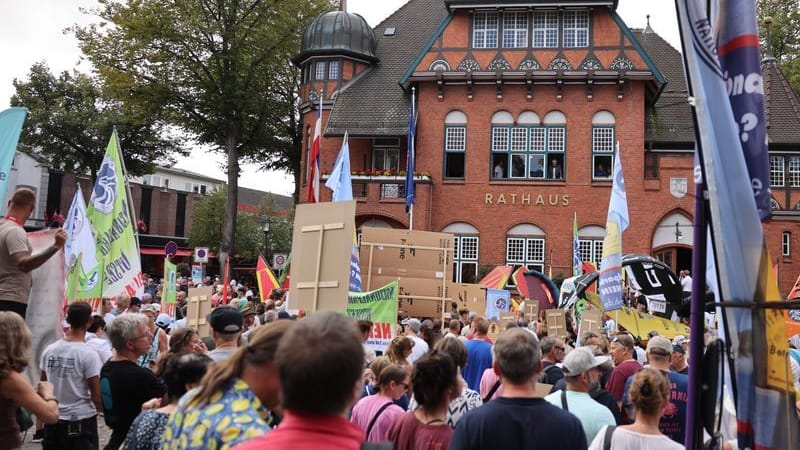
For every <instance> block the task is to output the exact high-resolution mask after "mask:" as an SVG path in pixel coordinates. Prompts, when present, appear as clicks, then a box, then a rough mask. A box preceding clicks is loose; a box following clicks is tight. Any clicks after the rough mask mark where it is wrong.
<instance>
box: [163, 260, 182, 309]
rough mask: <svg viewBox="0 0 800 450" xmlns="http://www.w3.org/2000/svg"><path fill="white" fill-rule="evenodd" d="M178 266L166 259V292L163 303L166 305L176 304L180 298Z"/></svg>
mask: <svg viewBox="0 0 800 450" xmlns="http://www.w3.org/2000/svg"><path fill="white" fill-rule="evenodd" d="M177 277H178V266H176V265H175V264H173V263H172V261H170V260H169V258H164V292H163V293H162V295H161V301H162V302H164V303H175V302H176V301H177V296H178V287H177V280H176V278H177Z"/></svg>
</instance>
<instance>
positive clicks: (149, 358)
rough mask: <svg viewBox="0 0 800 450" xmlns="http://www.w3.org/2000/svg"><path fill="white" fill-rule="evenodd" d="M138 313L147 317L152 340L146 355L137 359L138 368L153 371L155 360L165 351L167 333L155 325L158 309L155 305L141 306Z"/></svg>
mask: <svg viewBox="0 0 800 450" xmlns="http://www.w3.org/2000/svg"><path fill="white" fill-rule="evenodd" d="M140 311H141V313H142V314H144V315H145V316H147V327H148V329H149V332H150V334H151V335H152V336H153V340H152V341H151V342H150V348H149V349H148V350H147V353H145V354H144V355H142V356H141V357H140V358H139V366H140V367H144V368H145V369H150V370H153V367H154V366H155V364H156V360H158V355H160V354H161V353H163V352H166V351H167V333H165V332H164V330H162V329H161V327H159V326H157V325H156V317H158V307H157V306H156V305H154V304H152V303H151V304H146V305H143V306H142V308H141V310H140Z"/></svg>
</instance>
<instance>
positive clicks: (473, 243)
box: [442, 222, 480, 283]
mask: <svg viewBox="0 0 800 450" xmlns="http://www.w3.org/2000/svg"><path fill="white" fill-rule="evenodd" d="M442 232H443V233H450V234H453V236H454V239H453V281H454V282H456V283H475V282H477V281H478V253H479V246H480V238H479V237H478V229H477V228H475V227H473V226H472V225H470V224H468V223H464V222H456V223H452V224H450V225H448V226H446V227H445V228H444V229H443V230H442Z"/></svg>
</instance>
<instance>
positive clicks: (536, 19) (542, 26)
mask: <svg viewBox="0 0 800 450" xmlns="http://www.w3.org/2000/svg"><path fill="white" fill-rule="evenodd" d="M533 47H534V48H553V47H558V11H537V12H534V13H533Z"/></svg>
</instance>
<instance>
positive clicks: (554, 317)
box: [545, 309, 568, 338]
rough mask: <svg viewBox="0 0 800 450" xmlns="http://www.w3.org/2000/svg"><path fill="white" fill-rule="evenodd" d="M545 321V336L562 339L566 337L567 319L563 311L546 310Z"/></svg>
mask: <svg viewBox="0 0 800 450" xmlns="http://www.w3.org/2000/svg"><path fill="white" fill-rule="evenodd" d="M545 318H546V320H547V335H548V336H555V337H559V338H564V337H566V336H567V334H568V332H567V318H566V316H565V315H564V310H563V309H548V310H547V311H545Z"/></svg>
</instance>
